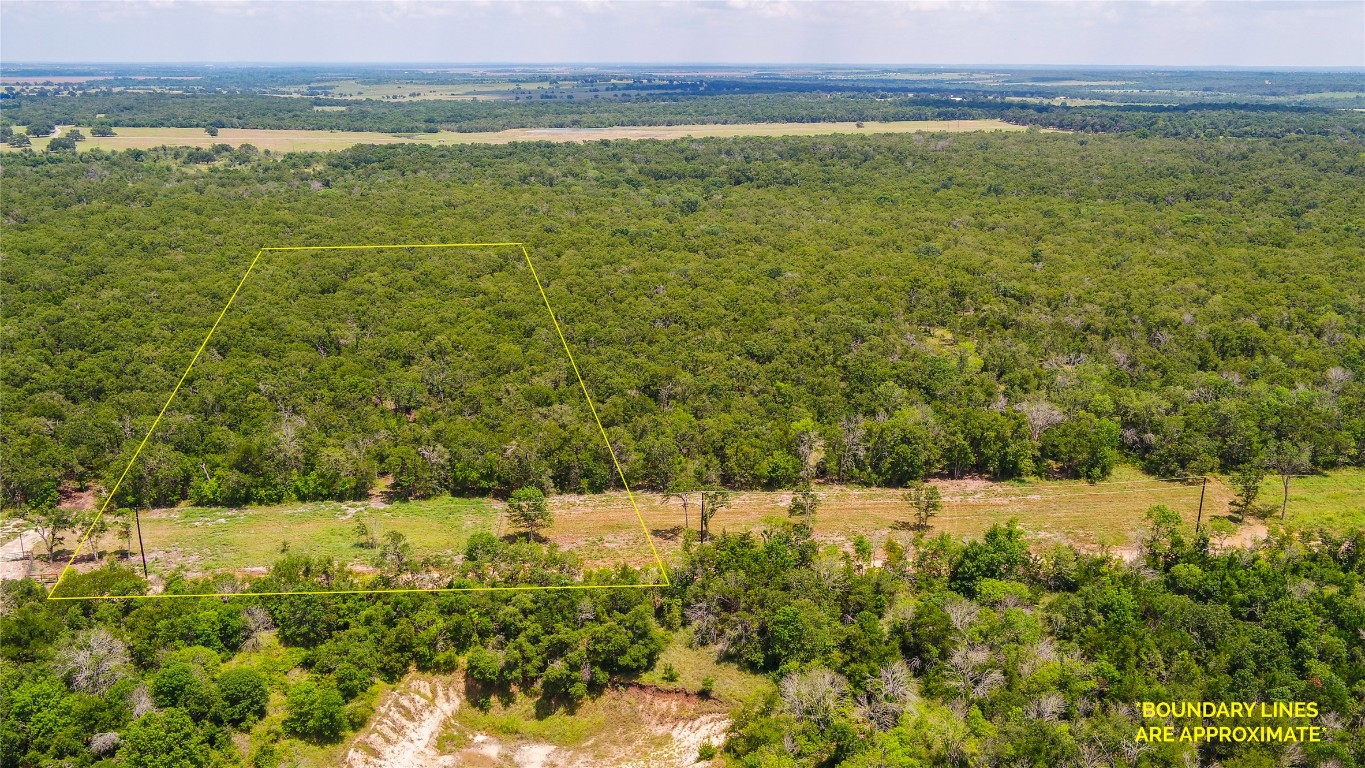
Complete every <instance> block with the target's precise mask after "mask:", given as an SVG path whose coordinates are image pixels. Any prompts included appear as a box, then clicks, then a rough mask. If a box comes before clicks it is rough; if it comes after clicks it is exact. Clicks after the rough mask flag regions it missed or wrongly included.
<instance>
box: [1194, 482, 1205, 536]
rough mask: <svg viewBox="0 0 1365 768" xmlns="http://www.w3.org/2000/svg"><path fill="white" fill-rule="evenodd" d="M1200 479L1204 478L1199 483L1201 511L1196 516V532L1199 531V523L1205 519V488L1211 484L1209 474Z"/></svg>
mask: <svg viewBox="0 0 1365 768" xmlns="http://www.w3.org/2000/svg"><path fill="white" fill-rule="evenodd" d="M1200 479H1201V480H1203V482H1202V483H1200V484H1199V512H1198V513H1197V514H1196V515H1195V517H1194V532H1195V533H1199V525H1200V523H1202V522H1203V520H1204V489H1205V488H1208V486H1209V478H1208V477H1207V476H1205V477H1201V478H1200Z"/></svg>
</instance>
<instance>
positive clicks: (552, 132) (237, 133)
mask: <svg viewBox="0 0 1365 768" xmlns="http://www.w3.org/2000/svg"><path fill="white" fill-rule="evenodd" d="M67 130H68V128H67V127H63V129H62V133H63V134H65V133H66V131H67ZM80 130H81V132H82V133H84V134H85V135H86V137H87V138H86V140H85V141H82V142H80V143H79V144H77V147H78V148H79V149H81V150H90V149H107V150H119V149H151V148H153V147H160V146H185V147H204V148H208V147H212V146H213V145H214V144H227V145H229V146H232V147H234V148H235V147H240V146H241V145H243V144H251V145H252V146H254V147H256V148H257V149H263V150H264V149H268V150H271V151H272V152H328V151H336V150H342V149H347V148H349V147H353V146H356V145H357V144H433V145H449V144H509V143H511V142H514V141H552V142H573V141H598V140H601V139H664V140H666V139H681V138H687V137H696V138H700V137H707V136H717V137H733V136H827V135H831V134H836V133H920V132H923V133H960V132H965V131H1022V130H1025V127H1024V126H1021V125H1011V124H1010V123H1006V122H1003V121H1000V120H913V121H902V122H887V123H866V124H865V125H864V127H863V128H859V127H858V126H857V124H855V123H745V124H742V125H672V126H621V127H616V128H518V129H514V130H507V131H490V132H484V133H456V132H454V131H442V132H440V133H419V134H393V133H377V132H370V131H296V130H267V129H257V128H223V129H221V130H219V132H218V135H217V136H210V135H208V134H207V133H204V129H202V128H115V129H114V130H115V132H117V133H118V135H117V136H104V137H96V136H90V129H89V128H88V127H81V129H80ZM50 140H51V139H50V138H38V139H33V149H34V150H35V151H39V152H41V151H43V150H45V149H46V148H47V143H48V142H49V141H50ZM0 151H4V152H15V151H20V150H17V149H15V148H14V147H10V146H8V145H0Z"/></svg>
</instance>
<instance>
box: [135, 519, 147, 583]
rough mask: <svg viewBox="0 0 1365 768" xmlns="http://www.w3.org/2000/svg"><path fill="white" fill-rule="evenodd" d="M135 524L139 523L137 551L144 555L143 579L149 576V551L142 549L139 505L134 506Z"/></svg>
mask: <svg viewBox="0 0 1365 768" xmlns="http://www.w3.org/2000/svg"><path fill="white" fill-rule="evenodd" d="M133 522H135V523H137V551H138V554H140V555H142V578H144V579H145V578H148V576H147V550H146V549H144V548H143V547H142V517H141V516H140V515H138V513H137V505H136V504H134V505H133Z"/></svg>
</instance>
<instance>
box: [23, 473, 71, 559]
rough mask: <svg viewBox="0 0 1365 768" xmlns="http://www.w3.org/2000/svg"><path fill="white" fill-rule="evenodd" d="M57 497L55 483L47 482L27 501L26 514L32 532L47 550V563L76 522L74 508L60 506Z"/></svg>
mask: <svg viewBox="0 0 1365 768" xmlns="http://www.w3.org/2000/svg"><path fill="white" fill-rule="evenodd" d="M59 499H60V497H59V496H58V494H57V487H56V485H55V484H49V485H48V486H47V487H46V488H44V490H43V491H42V492H41V493H40V494H39V495H38V496H37V497H36V498H34V499H32V500H31V501H30V502H29V509H28V512H27V514H26V517H28V519H29V520H30V521H31V522H32V523H33V529H34V532H35V533H37V534H38V538H39V539H41V540H42V542H43V548H44V549H46V550H47V561H48V562H49V563H50V562H52V560H53V556H54V555H56V553H57V550H58V549H59V548H60V547H61V545H62V541H63V540H64V539H65V538H66V534H67V532H68V531H70V530H71V528H72V526H74V525H75V524H76V510H74V509H71V508H70V507H63V506H60V504H59V503H58V502H59Z"/></svg>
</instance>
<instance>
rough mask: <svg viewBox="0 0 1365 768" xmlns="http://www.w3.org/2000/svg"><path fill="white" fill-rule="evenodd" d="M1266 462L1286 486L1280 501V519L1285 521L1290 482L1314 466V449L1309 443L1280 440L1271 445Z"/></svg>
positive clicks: (1287, 510) (1287, 511)
mask: <svg viewBox="0 0 1365 768" xmlns="http://www.w3.org/2000/svg"><path fill="white" fill-rule="evenodd" d="M1265 463H1266V466H1267V467H1269V468H1270V469H1272V470H1274V471H1275V474H1277V475H1279V476H1280V483H1281V485H1282V486H1283V487H1284V497H1283V499H1282V500H1281V502H1280V520H1281V521H1283V520H1284V518H1285V515H1287V514H1288V513H1289V482H1290V481H1291V480H1293V479H1294V476H1295V475H1300V474H1303V473H1304V472H1307V471H1308V470H1310V469H1312V468H1313V449H1312V446H1310V445H1308V444H1307V443H1300V442H1292V441H1279V442H1276V443H1274V444H1272V445H1271V447H1270V450H1269V451H1268V452H1267V453H1266V459H1265Z"/></svg>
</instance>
